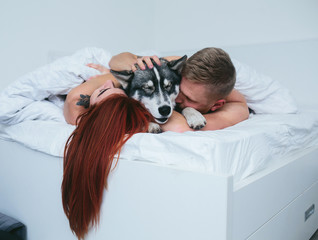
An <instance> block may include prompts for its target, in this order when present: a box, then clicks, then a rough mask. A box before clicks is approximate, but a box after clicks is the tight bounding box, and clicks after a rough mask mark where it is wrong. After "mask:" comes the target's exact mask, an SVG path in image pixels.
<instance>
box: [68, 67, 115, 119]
mask: <svg viewBox="0 0 318 240" xmlns="http://www.w3.org/2000/svg"><path fill="white" fill-rule="evenodd" d="M109 79H111V80H112V81H113V82H114V84H115V86H116V85H117V86H119V83H118V82H117V80H116V79H115V77H114V76H113V75H112V74H110V73H108V74H103V75H99V76H95V77H94V78H91V79H90V80H89V81H86V82H84V83H82V84H81V85H79V86H77V87H75V88H73V89H72V90H71V91H70V92H69V93H68V94H67V97H66V100H65V103H64V109H63V113H64V117H65V120H66V122H67V123H69V124H72V125H75V124H76V119H77V117H78V116H79V115H81V114H82V113H84V112H85V111H87V109H88V107H89V99H90V96H91V95H92V93H93V92H94V91H95V90H96V89H97V88H99V87H100V86H102V85H103V84H104V83H105V82H106V81H107V80H109Z"/></svg>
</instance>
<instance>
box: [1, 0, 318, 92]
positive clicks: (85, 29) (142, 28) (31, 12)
mask: <svg viewBox="0 0 318 240" xmlns="http://www.w3.org/2000/svg"><path fill="white" fill-rule="evenodd" d="M317 13H318V1H317V0H280V1H276V0H258V1H254V0H241V1H237V0H225V1H218V0H196V1H186V0H174V1H171V0H160V1H147V0H134V1H130V0H108V1H105V0H90V1H86V0H54V1H48V0H28V1H23V0H12V1H2V2H1V9H0V66H1V67H0V69H1V79H0V90H1V89H3V88H4V87H5V86H6V85H8V84H9V83H10V82H12V81H13V80H15V79H16V78H17V77H19V76H21V75H23V74H24V73H26V72H29V71H32V70H34V69H35V68H36V67H39V66H41V65H44V64H46V63H47V62H48V55H49V53H50V52H51V53H52V51H53V52H55V53H57V55H59V54H60V55H63V54H67V53H72V52H73V51H75V50H77V49H80V48H82V47H88V46H96V47H103V48H106V49H108V50H111V51H112V52H113V53H118V52H121V51H133V52H136V51H140V50H147V49H155V50H159V51H174V50H183V49H185V50H186V49H193V48H195V49H199V48H202V47H206V46H220V47H223V46H231V45H246V44H255V43H268V42H280V41H291V40H301V39H312V38H318V27H317V26H318V14H317Z"/></svg>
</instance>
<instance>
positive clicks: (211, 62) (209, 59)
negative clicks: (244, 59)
mask: <svg viewBox="0 0 318 240" xmlns="http://www.w3.org/2000/svg"><path fill="white" fill-rule="evenodd" d="M181 75H182V76H183V77H185V78H186V79H188V80H189V81H193V82H197V83H202V84H205V85H207V88H208V89H210V92H211V94H213V98H217V99H222V98H225V97H226V96H227V95H229V94H230V92H231V91H232V90H233V88H234V85H235V81H236V72H235V67H234V65H233V63H232V61H231V58H230V56H229V55H228V54H227V53H226V52H225V51H224V50H222V49H220V48H213V47H210V48H204V49H202V50H200V51H198V52H196V53H195V54H193V55H192V56H191V57H190V58H189V59H188V60H187V61H186V63H185V64H184V66H183V68H182V72H181Z"/></svg>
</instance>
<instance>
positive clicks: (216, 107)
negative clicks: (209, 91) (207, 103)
mask: <svg viewBox="0 0 318 240" xmlns="http://www.w3.org/2000/svg"><path fill="white" fill-rule="evenodd" d="M224 104H225V100H224V99H221V100H219V101H217V102H216V103H214V105H213V106H212V107H211V111H212V112H214V111H215V110H217V109H219V108H221V107H223V105H224Z"/></svg>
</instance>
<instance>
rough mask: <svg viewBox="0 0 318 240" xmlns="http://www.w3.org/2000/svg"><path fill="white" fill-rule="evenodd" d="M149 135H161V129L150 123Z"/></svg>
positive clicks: (157, 125)
mask: <svg viewBox="0 0 318 240" xmlns="http://www.w3.org/2000/svg"><path fill="white" fill-rule="evenodd" d="M148 132H149V133H161V132H162V129H161V127H160V126H159V124H158V123H154V122H150V123H149V127H148Z"/></svg>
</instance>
